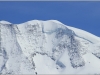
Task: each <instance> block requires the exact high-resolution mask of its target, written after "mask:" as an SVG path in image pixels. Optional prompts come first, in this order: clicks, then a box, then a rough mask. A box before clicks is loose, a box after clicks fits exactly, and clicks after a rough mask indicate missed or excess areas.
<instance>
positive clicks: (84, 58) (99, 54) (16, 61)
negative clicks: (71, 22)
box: [0, 20, 100, 74]
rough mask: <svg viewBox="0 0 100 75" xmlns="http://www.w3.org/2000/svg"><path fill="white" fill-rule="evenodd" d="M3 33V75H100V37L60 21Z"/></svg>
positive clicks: (4, 25)
mask: <svg viewBox="0 0 100 75" xmlns="http://www.w3.org/2000/svg"><path fill="white" fill-rule="evenodd" d="M0 29H1V31H0V36H1V37H0V47H1V48H0V74H100V37H97V36H95V35H93V34H91V33H88V32H86V31H84V30H81V29H77V28H74V27H70V26H67V25H64V24H63V23H61V22H59V21H57V20H47V21H42V20H31V21H27V22H25V23H21V24H12V23H10V22H7V21H0Z"/></svg>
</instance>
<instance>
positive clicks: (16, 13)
mask: <svg viewBox="0 0 100 75" xmlns="http://www.w3.org/2000/svg"><path fill="white" fill-rule="evenodd" d="M34 19H37V20H50V19H54V20H58V21H60V22H62V23H64V24H66V25H69V26H73V27H76V28H80V29H83V30H86V31H88V32H90V33H92V34H94V35H97V36H99V37H100V1H98V2H97V1H90V2H89V1H86V2H85V1H80V2H79V1H58V2H57V1H53V2H52V1H47V2H46V1H41V2H40V1H26V2H25V1H23V2H21V1H19V2H18V1H15V2H7V1H6V2H2V1H1V2H0V20H6V21H9V22H11V23H22V22H25V21H29V20H34Z"/></svg>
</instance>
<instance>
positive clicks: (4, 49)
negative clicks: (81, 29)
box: [0, 21, 34, 74]
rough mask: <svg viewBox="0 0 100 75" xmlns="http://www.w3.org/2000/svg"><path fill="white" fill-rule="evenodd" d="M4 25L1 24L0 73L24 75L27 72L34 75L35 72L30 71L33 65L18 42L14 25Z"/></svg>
mask: <svg viewBox="0 0 100 75" xmlns="http://www.w3.org/2000/svg"><path fill="white" fill-rule="evenodd" d="M4 23H5V22H4V21H3V24H0V29H1V31H0V36H1V37H0V73H1V74H20V73H23V74H24V73H25V72H26V73H31V74H33V73H34V71H33V70H32V69H30V68H31V64H30V63H29V60H27V59H26V57H25V56H24V55H23V54H22V50H21V48H20V46H19V44H18V42H17V39H16V34H15V30H14V28H13V25H12V24H8V23H7V22H6V23H5V24H4ZM25 69H26V71H25ZM28 69H30V71H29V70H28ZM23 71H25V72H23ZM32 71H33V72H32Z"/></svg>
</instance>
